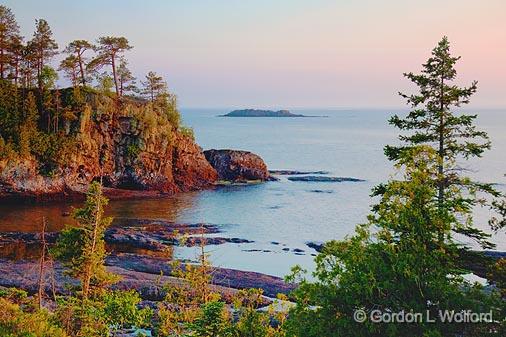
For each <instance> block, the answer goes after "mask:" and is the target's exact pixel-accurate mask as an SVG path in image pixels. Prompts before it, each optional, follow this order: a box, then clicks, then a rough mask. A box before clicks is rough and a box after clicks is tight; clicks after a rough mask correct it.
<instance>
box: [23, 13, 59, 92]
mask: <svg viewBox="0 0 506 337" xmlns="http://www.w3.org/2000/svg"><path fill="white" fill-rule="evenodd" d="M28 44H29V45H30V47H31V48H30V50H31V51H33V52H34V55H35V60H36V63H35V66H36V69H37V81H38V86H39V90H40V91H41V92H42V89H43V85H44V83H43V79H42V75H43V71H44V69H45V66H46V65H47V63H48V62H49V61H50V60H51V59H52V58H53V57H54V56H55V55H56V54H58V51H57V50H58V44H57V43H56V41H55V40H54V38H53V32H52V31H51V28H50V27H49V24H48V23H47V21H46V20H44V19H39V20H35V33H34V34H33V39H32V40H30V41H29V42H28Z"/></svg>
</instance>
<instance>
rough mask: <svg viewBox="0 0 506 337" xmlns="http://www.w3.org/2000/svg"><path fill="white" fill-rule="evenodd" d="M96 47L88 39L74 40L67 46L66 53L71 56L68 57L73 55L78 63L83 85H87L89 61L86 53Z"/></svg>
mask: <svg viewBox="0 0 506 337" xmlns="http://www.w3.org/2000/svg"><path fill="white" fill-rule="evenodd" d="M94 48H95V46H93V45H92V44H91V43H90V42H88V41H86V40H74V41H72V42H70V43H69V44H68V46H67V48H65V53H67V54H69V57H67V58H70V57H72V59H73V60H75V62H76V64H77V68H78V70H79V74H80V80H81V83H82V85H83V86H85V85H86V73H85V69H86V61H87V60H86V58H85V56H84V54H85V53H86V51H88V50H92V49H94Z"/></svg>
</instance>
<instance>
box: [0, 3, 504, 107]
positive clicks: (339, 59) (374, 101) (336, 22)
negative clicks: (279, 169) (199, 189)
mask: <svg viewBox="0 0 506 337" xmlns="http://www.w3.org/2000/svg"><path fill="white" fill-rule="evenodd" d="M2 3H3V4H5V5H6V6H8V7H10V8H11V9H12V10H13V11H14V13H15V15H16V17H17V20H18V22H19V23H20V26H21V27H22V32H23V33H24V35H25V36H27V37H29V36H31V34H32V31H33V27H34V21H35V19H36V18H45V19H46V20H48V22H49V23H50V25H51V27H52V29H53V32H54V34H55V37H56V38H57V40H58V42H59V44H60V47H61V48H63V47H64V46H65V45H66V44H67V43H68V42H69V41H71V40H73V39H81V38H84V39H89V40H95V39H96V38H97V37H98V36H101V35H118V36H125V37H127V38H128V39H129V40H130V42H131V44H132V45H133V46H134V49H133V50H132V51H131V52H129V53H128V55H127V57H128V59H129V62H130V67H131V69H132V70H133V72H134V73H135V74H136V75H137V76H138V77H142V76H143V75H144V74H145V73H146V72H147V71H149V70H154V71H156V72H158V73H160V74H162V75H163V76H164V77H165V78H166V79H167V82H168V83H169V86H170V88H171V90H172V91H173V92H175V93H176V94H177V95H178V97H179V99H180V103H181V105H183V106H186V107H259V108H291V107H387V106H388V107H397V106H402V104H403V102H402V100H401V98H400V97H398V96H397V92H398V91H400V90H407V91H409V90H412V89H413V88H412V87H411V86H410V85H409V83H408V82H407V81H406V80H405V79H403V77H402V73H403V72H406V71H418V70H419V69H420V64H421V63H423V62H424V61H425V60H426V58H427V57H428V56H429V53H430V50H431V49H432V48H433V46H434V45H435V44H436V43H437V41H438V40H439V39H440V38H441V37H442V36H443V35H448V36H449V38H450V40H451V42H452V43H453V50H454V52H455V53H456V54H458V55H461V56H462V57H463V58H462V61H461V62H460V64H459V67H458V70H459V73H460V75H461V76H460V83H461V84H467V83H468V82H470V81H471V80H473V79H476V80H478V81H479V92H478V94H477V95H476V97H475V99H474V101H473V106H477V107H506V95H505V94H504V93H505V91H506V62H505V60H506V20H504V13H506V2H505V1H503V0H485V1H469V0H460V1H457V0H446V1H435V0H426V1H409V0H404V1H401V0H386V1H373V0H358V1H327V0H312V1H301V0H278V1H273V0H269V1H267V0H256V1H246V0H242V1H232V0H228V1H225V0H181V1H175V0H173V1H163V0H144V1H133V0H126V1H125V0H122V1H119V0H117V1H114V0H102V1H98V0H86V1H68V0H3V1H2ZM56 62H57V59H55V63H56Z"/></svg>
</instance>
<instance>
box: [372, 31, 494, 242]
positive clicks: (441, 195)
mask: <svg viewBox="0 0 506 337" xmlns="http://www.w3.org/2000/svg"><path fill="white" fill-rule="evenodd" d="M459 59H460V57H455V56H452V55H451V54H450V43H449V41H448V38H447V37H443V38H442V39H441V41H439V43H438V45H437V46H436V47H435V48H434V49H433V50H432V56H431V57H430V58H429V59H428V60H427V62H426V63H425V64H423V66H422V71H421V73H420V74H414V73H406V74H404V76H405V77H407V78H408V79H409V80H411V81H412V82H413V83H414V84H415V85H416V86H418V88H419V92H418V93H416V94H410V95H408V94H403V93H400V95H401V96H402V97H404V98H405V99H406V101H407V104H408V105H410V106H411V108H412V110H411V111H410V112H409V113H408V114H407V116H405V117H404V118H403V117H400V116H398V115H394V116H393V117H392V118H391V119H390V121H389V122H390V124H392V125H394V126H395V127H397V128H399V129H400V130H401V131H403V134H401V135H400V136H399V139H400V141H401V142H402V144H401V145H399V146H390V145H389V146H386V147H385V154H386V156H387V157H388V159H390V160H392V161H395V162H398V161H399V159H400V158H401V157H402V156H403V153H405V152H406V151H407V150H409V149H411V148H413V147H415V146H418V145H428V146H431V147H432V148H434V149H435V150H436V151H437V154H438V164H437V166H436V170H435V172H434V179H435V181H436V187H437V192H438V193H437V199H438V205H439V207H440V208H444V207H449V206H450V205H451V204H453V203H455V202H460V203H464V204H465V207H469V208H472V207H474V206H477V205H484V204H485V199H484V198H481V197H478V193H481V192H485V193H488V194H490V195H491V196H492V197H498V196H499V195H500V193H498V192H497V191H496V190H495V189H494V188H493V187H492V185H491V184H485V183H480V182H476V181H473V180H471V179H469V178H468V177H467V176H465V173H464V171H465V169H463V168H462V166H461V165H459V161H462V160H468V159H469V158H472V157H481V155H482V154H483V152H484V151H486V150H488V149H490V141H489V139H488V135H487V133H486V132H484V131H481V130H479V129H477V128H476V126H475V124H474V122H475V119H476V117H477V115H476V114H473V115H468V114H464V113H459V112H458V111H456V109H458V108H460V107H462V106H463V105H466V104H468V103H469V100H470V98H471V96H472V95H473V94H474V93H475V92H476V90H477V82H476V81H474V82H472V83H471V85H470V86H468V87H460V86H458V85H456V84H455V83H454V81H455V80H456V78H457V71H456V69H455V65H456V63H457V61H458V60H459ZM452 188H457V189H459V190H461V191H466V192H467V193H468V195H466V197H465V198H461V199H459V200H451V199H449V197H448V193H449V192H450V190H451V189H452ZM378 191H381V189H379V190H378ZM471 220H472V216H471V215H470V216H468V217H467V218H466V219H465V221H462V222H461V223H460V224H458V225H456V226H455V227H454V228H453V230H454V231H455V232H457V233H459V234H462V235H465V236H468V237H470V238H472V239H474V240H476V241H478V242H479V243H480V244H481V245H482V246H484V247H489V245H488V243H487V241H486V238H487V235H486V234H485V233H484V232H482V231H480V230H478V229H476V228H474V227H473V226H472V221H471Z"/></svg>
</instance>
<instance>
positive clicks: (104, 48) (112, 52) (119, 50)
mask: <svg viewBox="0 0 506 337" xmlns="http://www.w3.org/2000/svg"><path fill="white" fill-rule="evenodd" d="M97 44H98V46H97V47H96V48H95V50H96V51H97V52H98V55H97V57H95V58H94V59H93V60H92V61H91V62H90V63H89V64H88V68H89V69H90V70H92V71H96V70H98V69H100V68H102V67H103V66H106V65H110V66H111V70H112V78H113V81H114V87H115V89H116V95H117V97H120V96H121V94H120V90H119V82H118V73H117V64H118V58H119V57H120V56H121V55H122V54H123V53H124V52H125V51H128V50H130V49H132V48H133V47H132V46H130V44H129V43H128V40H127V39H126V38H125V37H115V36H102V37H100V38H99V39H98V41H97Z"/></svg>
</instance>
